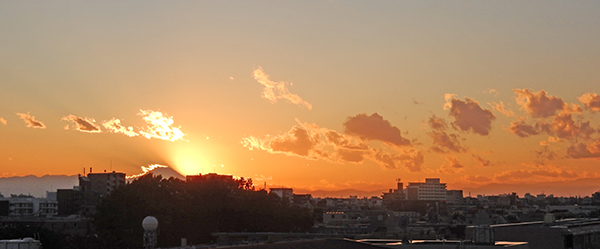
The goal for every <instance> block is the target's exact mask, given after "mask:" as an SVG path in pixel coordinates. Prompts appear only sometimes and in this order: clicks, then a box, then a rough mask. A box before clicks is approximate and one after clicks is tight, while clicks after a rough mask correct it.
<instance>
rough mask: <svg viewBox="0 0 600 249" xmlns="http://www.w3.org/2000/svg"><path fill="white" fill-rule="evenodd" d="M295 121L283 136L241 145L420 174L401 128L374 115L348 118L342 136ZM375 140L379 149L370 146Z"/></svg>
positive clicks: (250, 138) (418, 156)
mask: <svg viewBox="0 0 600 249" xmlns="http://www.w3.org/2000/svg"><path fill="white" fill-rule="evenodd" d="M296 121H297V122H298V126H294V127H292V128H291V129H290V130H289V131H288V132H286V133H284V134H280V135H276V136H266V137H264V138H259V137H254V136H248V137H245V138H242V141H241V144H242V145H243V146H244V147H246V148H248V149H250V150H253V149H258V150H263V151H267V152H269V153H272V154H284V155H288V156H298V157H302V158H306V159H312V160H326V161H329V162H333V163H346V162H350V163H363V162H364V161H365V160H366V159H369V160H371V161H373V162H376V163H378V164H379V165H381V166H383V167H385V168H388V169H398V168H401V167H404V168H405V169H407V170H409V171H411V172H418V171H420V170H421V166H422V165H423V162H424V156H423V154H422V153H421V152H420V151H419V150H417V149H416V148H414V147H413V146H412V145H411V144H410V141H409V140H408V139H406V138H403V137H402V136H401V134H400V129H398V128H397V127H394V126H392V125H391V124H390V123H389V121H387V120H385V119H383V117H381V116H380V115H379V114H377V113H374V114H372V115H370V116H368V115H366V114H358V115H356V116H353V117H348V118H347V119H346V122H344V124H343V125H344V133H339V132H337V131H334V130H330V129H327V128H322V127H319V126H318V125H316V124H308V123H302V122H300V121H298V120H296ZM377 141H378V142H380V145H381V146H379V147H377V146H373V145H371V143H372V142H377Z"/></svg>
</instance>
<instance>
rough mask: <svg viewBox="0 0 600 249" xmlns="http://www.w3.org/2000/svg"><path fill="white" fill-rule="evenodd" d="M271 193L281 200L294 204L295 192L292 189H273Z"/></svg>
mask: <svg viewBox="0 0 600 249" xmlns="http://www.w3.org/2000/svg"><path fill="white" fill-rule="evenodd" d="M269 193H273V194H276V195H277V196H279V197H281V199H284V200H288V201H289V202H292V201H293V198H294V190H293V189H291V188H271V189H270V192H269Z"/></svg>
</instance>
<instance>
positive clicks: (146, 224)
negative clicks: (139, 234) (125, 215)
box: [142, 216, 158, 231]
mask: <svg viewBox="0 0 600 249" xmlns="http://www.w3.org/2000/svg"><path fill="white" fill-rule="evenodd" d="M142 227H143V228H144V230H146V231H154V230H156V228H158V220H157V219H156V218H154V216H146V218H144V220H142Z"/></svg>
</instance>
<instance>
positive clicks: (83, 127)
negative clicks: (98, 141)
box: [61, 114, 102, 133]
mask: <svg viewBox="0 0 600 249" xmlns="http://www.w3.org/2000/svg"><path fill="white" fill-rule="evenodd" d="M61 120H63V121H71V122H73V123H74V124H75V130H78V131H81V132H88V133H100V132H102V130H100V126H98V125H96V124H94V123H95V122H96V120H94V119H93V118H81V117H77V116H75V115H73V114H69V115H68V116H66V117H63V118H62V119H61ZM66 128H68V126H67V127H66Z"/></svg>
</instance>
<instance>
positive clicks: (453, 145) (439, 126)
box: [427, 115, 467, 153]
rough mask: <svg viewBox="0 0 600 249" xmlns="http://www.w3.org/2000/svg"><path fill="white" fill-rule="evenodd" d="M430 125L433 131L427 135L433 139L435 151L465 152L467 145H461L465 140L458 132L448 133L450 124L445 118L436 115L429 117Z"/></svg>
mask: <svg viewBox="0 0 600 249" xmlns="http://www.w3.org/2000/svg"><path fill="white" fill-rule="evenodd" d="M427 123H428V124H429V127H431V129H432V130H433V131H431V132H428V133H427V135H429V137H431V138H432V139H433V145H434V146H433V147H432V148H431V149H432V150H433V151H435V152H438V153H448V152H451V151H452V152H459V153H461V152H465V151H466V150H467V148H466V147H464V146H462V145H461V140H464V139H462V138H461V137H460V135H458V134H448V133H447V132H446V129H447V127H448V125H447V124H446V121H445V120H444V119H443V118H438V117H436V116H435V115H433V116H432V117H430V118H429V120H428V121H427Z"/></svg>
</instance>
